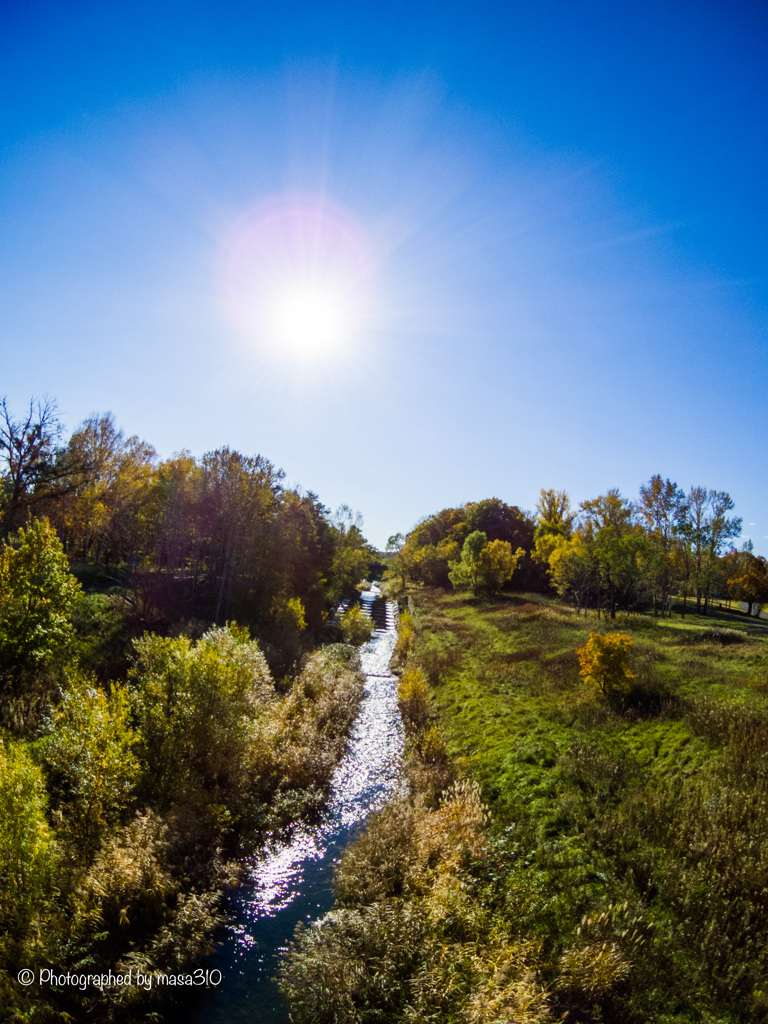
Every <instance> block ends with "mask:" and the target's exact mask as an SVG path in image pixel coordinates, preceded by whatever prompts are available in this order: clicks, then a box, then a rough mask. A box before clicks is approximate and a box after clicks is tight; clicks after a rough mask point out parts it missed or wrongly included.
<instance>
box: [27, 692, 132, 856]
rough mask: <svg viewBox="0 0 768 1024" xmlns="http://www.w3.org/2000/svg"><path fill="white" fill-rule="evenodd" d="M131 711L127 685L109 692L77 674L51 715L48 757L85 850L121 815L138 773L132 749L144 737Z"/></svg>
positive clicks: (70, 826) (73, 834)
mask: <svg viewBox="0 0 768 1024" xmlns="http://www.w3.org/2000/svg"><path fill="white" fill-rule="evenodd" d="M129 715H130V702H129V699H128V694H127V692H126V690H125V688H124V687H121V686H118V685H115V686H113V687H112V693H111V694H110V695H109V696H107V694H106V693H105V692H104V691H103V690H102V689H101V688H99V687H97V686H95V685H94V684H93V682H92V681H91V680H89V679H86V678H80V677H78V676H77V675H73V676H72V677H71V678H70V681H69V683H68V685H67V687H66V689H65V690H64V692H63V693H62V695H61V700H60V702H59V704H58V705H57V707H56V708H54V710H53V711H52V712H51V716H50V718H49V721H48V729H49V733H48V735H47V736H46V737H45V739H44V740H43V743H42V756H43V760H44V763H45V766H46V768H47V769H48V773H49V776H50V778H51V781H52V791H53V793H54V797H55V799H56V800H57V801H58V803H59V805H60V807H61V809H62V810H63V811H64V814H65V817H66V822H67V828H66V830H65V831H66V832H68V833H69V837H70V839H71V840H72V842H73V844H74V846H75V848H76V849H78V850H79V851H81V852H83V853H85V854H86V856H89V855H91V854H93V853H94V852H95V850H96V847H97V846H98V845H99V842H100V840H101V835H102V833H103V832H104V830H105V828H106V827H107V826H108V825H114V824H115V823H116V822H117V821H118V820H119V816H120V812H121V811H122V810H123V808H124V807H125V806H126V805H127V803H128V801H129V799H130V797H131V794H132V792H133V786H134V783H135V781H136V779H137V777H138V774H139V763H138V761H137V759H136V758H135V756H134V754H133V751H132V748H133V747H134V746H135V744H136V743H137V742H138V739H139V737H138V736H137V734H136V733H135V732H134V731H133V729H132V728H131V727H130V725H129V722H128V719H129Z"/></svg>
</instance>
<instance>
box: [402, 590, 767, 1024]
mask: <svg viewBox="0 0 768 1024" xmlns="http://www.w3.org/2000/svg"><path fill="white" fill-rule="evenodd" d="M414 599H415V602H416V608H417V617H418V620H419V631H418V639H417V642H416V648H415V658H416V660H417V661H418V662H419V663H420V664H421V666H422V667H423V669H424V670H425V672H426V674H427V675H428V677H429V680H430V684H431V687H432V692H433V703H434V707H435V710H436V713H437V717H438V720H439V725H440V727H441V728H442V730H443V733H444V735H445V737H446V742H447V748H448V752H449V754H450V755H451V756H452V758H453V759H454V760H455V762H456V763H457V765H458V766H459V769H460V771H461V772H462V774H464V775H467V776H470V777H471V778H473V779H474V780H477V781H478V782H479V783H480V784H481V786H482V792H483V798H484V800H485V801H486V803H487V804H488V805H489V807H490V810H491V812H492V819H493V824H492V826H491V842H490V845H489V853H488V856H487V858H486V860H485V863H484V865H483V866H482V868H478V872H477V888H476V899H477V900H478V902H479V903H480V904H482V905H483V906H484V907H486V908H487V909H488V911H489V912H490V913H492V915H493V916H494V919H495V920H497V921H503V922H504V926H505V927H506V928H508V929H511V930H512V931H513V932H514V933H516V934H518V935H519V936H520V937H521V938H525V939H535V940H540V942H541V949H542V963H543V965H544V967H543V973H544V976H545V977H544V980H545V982H546V983H547V984H548V986H549V988H550V991H551V992H552V993H553V997H552V998H553V1000H554V1006H553V1009H554V1010H555V1011H556V1012H557V1014H559V1015H565V1016H566V1018H567V1019H568V1020H569V1021H576V1020H583V1021H650V1020H652V1021H659V1022H672V1021H675V1022H678V1021H679V1022H683V1021H686V1022H688V1021H690V1022H693V1021H707V1022H714V1021H723V1022H726V1021H728V1022H731V1021H733V1022H735V1021H762V1020H768V955H766V940H767V939H768V842H766V840H768V818H767V817H766V813H765V812H766V805H767V801H768V758H767V757H766V753H767V752H768V643H767V641H766V633H765V628H764V627H761V626H760V625H758V624H748V623H746V622H745V623H743V625H740V626H739V627H738V629H734V628H733V627H734V621H733V618H732V617H731V618H730V619H729V620H728V621H727V622H726V621H723V622H718V621H717V620H716V619H715V618H714V617H713V616H709V617H707V618H703V617H697V616H695V615H689V616H687V617H686V619H685V620H681V619H680V618H678V617H676V618H674V619H672V620H669V619H655V618H652V617H646V616H639V615H634V616H631V617H629V618H627V617H623V616H622V617H621V618H620V619H619V620H617V622H616V623H611V624H609V625H607V626H606V624H605V623H600V624H598V623H597V622H596V621H595V620H594V618H591V619H590V620H587V621H586V622H585V620H584V619H583V618H577V617H576V616H575V615H574V614H573V613H572V612H571V611H570V610H568V609H565V608H563V607H562V606H558V605H556V604H555V603H553V602H548V601H546V600H543V599H542V598H540V597H532V598H530V599H526V598H524V597H509V598H505V599H499V600H497V601H494V602H486V601H482V600H471V599H467V598H466V597H462V596H458V595H453V594H443V593H441V592H438V591H426V590H425V591H420V592H419V593H417V594H415V595H414ZM590 629H598V630H605V631H614V630H620V631H622V632H629V633H630V634H631V635H632V636H633V639H634V651H633V671H634V672H635V673H636V677H637V678H636V680H635V686H634V689H633V691H632V693H631V694H630V695H629V696H628V697H627V698H626V699H624V700H623V701H620V700H615V701H609V700H606V699H605V698H599V697H597V696H596V695H595V694H594V692H593V691H591V690H590V689H589V688H588V687H586V686H585V685H584V684H583V682H582V680H581V679H580V676H579V666H578V659H577V656H576V653H575V652H576V649H577V648H578V647H580V646H583V644H584V643H585V641H586V640H587V638H588V635H589V631H590ZM601 915H602V916H601ZM609 950H613V951H614V952H615V954H616V957H617V958H618V959H617V960H616V963H619V961H621V965H622V966H621V969H618V968H616V969H615V970H613V972H611V969H609V966H606V963H604V962H603V961H605V960H606V957H607V956H608V951H609ZM601 958H602V960H601Z"/></svg>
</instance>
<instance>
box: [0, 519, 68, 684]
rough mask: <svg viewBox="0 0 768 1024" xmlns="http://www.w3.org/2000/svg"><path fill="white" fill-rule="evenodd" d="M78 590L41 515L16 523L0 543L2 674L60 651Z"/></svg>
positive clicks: (63, 649) (64, 646) (8, 675)
mask: <svg viewBox="0 0 768 1024" xmlns="http://www.w3.org/2000/svg"><path fill="white" fill-rule="evenodd" d="M80 593H81V588H80V584H79V583H78V582H77V580H76V579H75V578H74V576H72V574H71V573H70V571H69V563H68V562H67V557H66V555H65V554H64V551H63V549H62V546H61V542H60V541H59V539H58V537H57V536H56V533H55V531H54V530H53V528H52V527H51V525H50V523H49V522H48V520H47V519H38V520H35V521H33V522H32V523H31V524H30V525H29V526H28V527H27V529H26V530H25V529H20V530H19V531H18V533H17V534H16V535H15V536H14V537H12V538H11V539H10V540H9V542H8V543H6V544H5V545H4V546H3V547H2V548H0V670H2V671H3V672H4V674H5V675H6V679H8V678H13V677H14V676H15V675H16V674H18V673H19V672H23V671H27V670H30V669H32V670H34V669H36V668H39V667H40V666H43V665H46V664H48V663H50V662H52V661H54V660H55V659H59V658H61V657H62V656H63V655H64V653H65V652H66V650H67V648H68V646H69V644H70V642H71V639H72V617H71V611H72V605H73V604H74V602H75V600H76V598H77V597H78V595H79V594H80Z"/></svg>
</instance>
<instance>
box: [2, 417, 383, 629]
mask: <svg viewBox="0 0 768 1024" xmlns="http://www.w3.org/2000/svg"><path fill="white" fill-rule="evenodd" d="M63 434H64V431H63V428H62V425H61V422H60V420H59V418H58V415H57V412H56V403H55V402H54V401H53V400H51V399H43V400H32V401H31V402H30V404H29V407H28V409H27V410H26V412H25V414H24V415H23V416H21V417H15V416H14V415H13V414H12V412H11V411H10V409H9V407H8V404H7V402H6V401H5V399H3V400H2V402H0V459H2V462H1V463H0V537H4V538H8V537H9V536H10V535H11V534H12V533H13V531H14V530H16V529H18V527H20V526H23V525H26V524H27V523H28V522H29V521H30V520H31V519H33V518H39V517H46V518H47V519H48V520H49V521H50V522H51V524H52V525H53V527H54V528H55V530H56V532H57V534H58V536H59V538H60V539H61V542H62V545H63V548H64V551H65V552H66V554H67V556H68V557H69V559H70V562H71V563H72V564H73V566H74V567H75V568H76V569H77V571H78V573H79V574H80V575H82V573H83V572H84V571H85V570H86V569H88V568H90V573H91V575H90V578H91V579H93V578H94V577H95V576H98V575H99V574H101V576H102V577H106V578H109V577H110V576H111V577H112V578H113V579H114V581H115V582H120V583H126V584H127V585H128V587H129V591H130V593H129V595H128V596H129V600H130V601H131V602H132V605H133V607H134V610H135V612H136V614H137V615H138V616H140V617H141V618H142V619H143V620H144V621H145V622H147V623H149V624H153V625H154V624H155V623H161V622H162V621H164V620H165V621H174V620H179V619H184V618H186V619H199V620H202V621H206V622H213V623H216V624H219V625H221V624H223V623H224V622H225V621H227V620H228V619H231V618H236V619H237V620H238V621H240V622H244V623H247V624H248V625H250V626H251V627H252V628H255V629H256V630H257V631H258V632H259V633H260V635H262V636H263V638H264V639H265V640H266V641H267V643H268V644H271V645H272V646H274V647H275V648H276V649H277V648H281V647H283V648H284V647H285V646H286V645H288V646H290V645H291V643H294V645H295V640H296V635H297V634H300V633H301V632H302V631H303V630H304V629H308V630H309V631H310V633H316V632H317V631H318V630H319V629H320V628H322V626H323V623H324V621H325V616H326V614H327V611H328V608H329V607H330V606H331V605H332V604H333V603H335V602H337V601H338V600H339V599H340V598H341V597H342V596H343V595H344V594H345V593H348V592H349V591H350V590H351V588H353V587H354V584H355V583H356V582H357V581H358V580H359V579H361V578H362V577H364V576H365V575H366V570H367V565H368V562H369V561H370V559H371V557H372V551H371V549H370V547H369V546H368V544H367V543H366V541H365V538H364V536H363V532H362V521H361V519H360V517H359V515H358V516H355V515H353V513H352V512H351V510H350V509H349V508H348V507H346V506H342V507H341V508H340V509H339V510H337V512H336V513H335V514H334V515H332V514H331V513H330V511H329V509H327V508H326V507H325V506H324V505H323V504H322V503H321V502H320V500H319V498H318V497H317V495H316V494H314V493H312V492H311V491H308V492H302V491H300V490H298V489H294V488H288V487H286V486H285V484H284V479H285V474H284V472H283V470H281V469H278V468H277V467H275V466H274V465H273V464H272V463H271V462H270V461H269V460H268V459H266V458H265V457H264V456H262V455H244V454H242V453H240V452H237V451H233V450H231V449H230V448H228V447H223V448H219V449H217V450H215V451H212V452H208V453H207V454H205V455H204V456H203V457H202V458H195V457H193V456H192V455H191V454H190V453H189V452H181V453H180V454H177V455H174V456H173V457H171V458H169V459H163V460H161V459H159V458H158V456H157V453H156V451H155V449H154V448H153V446H152V445H151V444H149V443H147V442H146V441H143V440H142V439H140V438H139V437H137V436H126V435H125V434H124V432H123V431H122V430H121V429H119V428H118V426H117V425H116V422H115V419H114V416H113V415H112V414H111V413H107V414H104V415H98V414H94V415H91V416H89V417H88V418H87V419H86V420H85V421H84V422H83V423H82V424H81V425H80V426H79V427H78V428H77V429H76V430H75V431H74V432H73V433H72V434H71V436H70V437H69V438H68V439H67V440H63Z"/></svg>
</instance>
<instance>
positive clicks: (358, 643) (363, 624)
mask: <svg viewBox="0 0 768 1024" xmlns="http://www.w3.org/2000/svg"><path fill="white" fill-rule="evenodd" d="M339 629H340V630H341V637H342V639H343V641H344V643H345V644H351V645H352V646H353V647H362V645H363V644H364V643H366V642H367V641H368V640H370V639H371V634H372V633H373V621H372V620H371V619H369V618H368V616H367V615H366V614H365V612H364V611H363V609H362V608H361V607H360V605H359V604H355V605H352V607H351V608H347V610H346V611H345V612H344V614H343V615H342V616H341V618H340V619H339Z"/></svg>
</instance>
